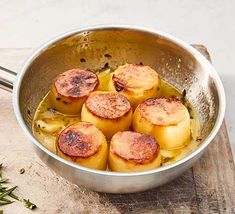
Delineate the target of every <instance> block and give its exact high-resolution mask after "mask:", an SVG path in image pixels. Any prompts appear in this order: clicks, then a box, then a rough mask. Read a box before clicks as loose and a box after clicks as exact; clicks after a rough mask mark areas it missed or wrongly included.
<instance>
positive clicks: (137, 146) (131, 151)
mask: <svg viewBox="0 0 235 214" xmlns="http://www.w3.org/2000/svg"><path fill="white" fill-rule="evenodd" d="M160 165H161V155H160V147H159V145H158V143H157V142H156V140H155V139H154V138H153V137H151V136H149V135H145V134H140V133H137V132H132V131H123V132H118V133H116V134H115V135H114V136H113V138H112V140H111V142H110V150H109V168H110V169H111V170H112V171H116V172H135V171H144V170H150V169H154V168H157V167H159V166H160Z"/></svg>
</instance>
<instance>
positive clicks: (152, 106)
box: [139, 98, 188, 126]
mask: <svg viewBox="0 0 235 214" xmlns="http://www.w3.org/2000/svg"><path fill="white" fill-rule="evenodd" d="M139 109H140V114H141V116H142V117H144V118H145V119H146V120H149V122H151V123H152V124H154V125H157V126H170V125H177V124H178V123H180V122H181V121H182V120H184V118H185V114H188V112H187V111H185V106H184V105H183V104H182V102H181V100H180V99H177V98H168V99H166V98H159V99H148V100H146V101H145V102H143V103H141V104H140V105H139Z"/></svg>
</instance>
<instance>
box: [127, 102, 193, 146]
mask: <svg viewBox="0 0 235 214" xmlns="http://www.w3.org/2000/svg"><path fill="white" fill-rule="evenodd" d="M132 125H133V129H134V131H137V132H140V133H145V134H149V135H152V136H154V137H155V138H156V140H157V141H158V143H159V144H160V146H161V149H166V150H171V149H178V148H181V147H183V146H184V145H185V144H186V143H188V142H189V140H190V136H191V134H190V116H189V113H188V110H187V108H186V107H185V106H184V105H183V104H182V102H181V100H180V99H177V98H168V99H166V98H159V99H148V100H146V101H145V102H143V103H141V104H140V105H139V106H138V107H137V108H136V110H135V112H134V116H133V124H132Z"/></svg>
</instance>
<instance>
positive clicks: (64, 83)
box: [50, 68, 99, 115]
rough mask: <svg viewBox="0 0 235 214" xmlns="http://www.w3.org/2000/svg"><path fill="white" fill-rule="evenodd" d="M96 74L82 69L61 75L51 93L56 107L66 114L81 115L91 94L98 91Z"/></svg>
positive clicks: (51, 98)
mask: <svg viewBox="0 0 235 214" xmlns="http://www.w3.org/2000/svg"><path fill="white" fill-rule="evenodd" d="M98 85H99V80H98V77H97V76H96V74H94V73H92V72H91V71H87V70H82V69H79V68H77V69H72V70H68V71H66V72H64V73H62V74H60V75H59V76H58V77H57V78H56V81H55V82H54V84H53V85H52V88H51V92H50V100H51V102H52V103H53V105H54V107H55V108H56V109H57V110H58V111H60V112H62V113H65V114H75V115H76V114H79V113H80V111H81V108H82V105H83V103H84V102H85V100H86V99H87V97H88V96H89V94H90V92H92V91H94V90H96V89H97V87H98Z"/></svg>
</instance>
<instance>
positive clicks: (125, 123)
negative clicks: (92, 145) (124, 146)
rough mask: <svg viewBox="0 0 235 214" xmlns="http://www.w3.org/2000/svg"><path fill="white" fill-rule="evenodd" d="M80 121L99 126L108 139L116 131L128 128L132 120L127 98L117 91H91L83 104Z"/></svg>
mask: <svg viewBox="0 0 235 214" xmlns="http://www.w3.org/2000/svg"><path fill="white" fill-rule="evenodd" d="M81 119H82V121H87V122H90V123H92V124H94V125H95V126H96V127H97V128H99V129H100V130H101V131H102V132H103V133H104V135H105V136H106V137H107V139H108V140H110V139H111V137H112V136H113V135H114V134H115V133H116V132H118V131H124V130H128V129H129V127H130V125H131V121H132V109H131V105H130V103H129V101H128V100H127V98H126V97H125V96H123V95H121V94H119V93H117V92H105V91H97V92H93V93H91V95H90V96H89V97H88V99H87V100H86V102H85V103H84V105H83V108H82V112H81Z"/></svg>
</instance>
